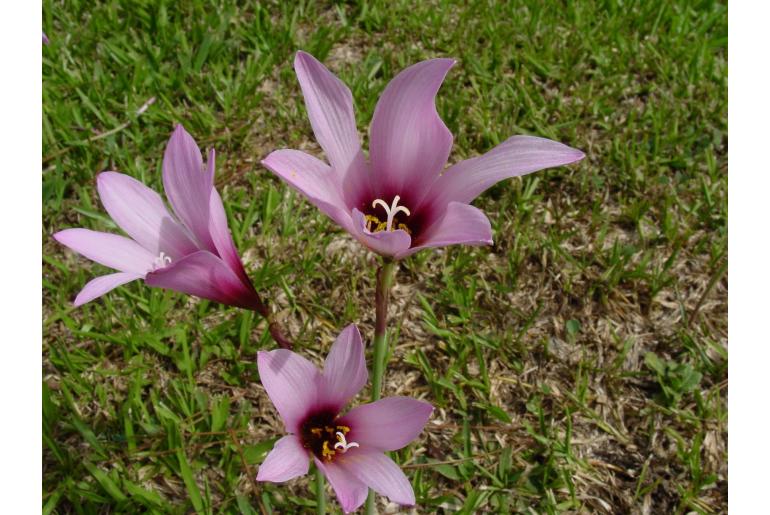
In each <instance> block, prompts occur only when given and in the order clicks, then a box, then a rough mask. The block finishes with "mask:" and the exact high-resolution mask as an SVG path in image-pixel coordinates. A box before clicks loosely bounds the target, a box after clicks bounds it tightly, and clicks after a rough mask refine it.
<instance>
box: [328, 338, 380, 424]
mask: <svg viewBox="0 0 770 515" xmlns="http://www.w3.org/2000/svg"><path fill="white" fill-rule="evenodd" d="M368 377H369V373H368V372H367V370H366V361H365V360H364V344H363V342H362V341H361V333H359V332H358V328H357V327H356V326H355V324H350V325H349V326H347V327H346V328H345V329H344V330H343V331H342V332H341V333H340V335H339V336H337V340H336V341H335V342H334V345H332V348H331V350H330V351H329V354H328V355H327V356H326V363H325V364H324V371H323V390H322V393H321V395H322V398H323V400H324V401H325V402H328V403H330V404H331V405H332V406H334V408H335V409H336V410H340V409H342V408H343V407H345V405H346V404H347V403H348V402H350V400H351V399H352V398H353V397H355V395H356V394H357V393H358V392H359V391H361V388H363V387H364V385H365V384H366V380H367V379H368Z"/></svg>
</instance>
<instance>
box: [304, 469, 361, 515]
mask: <svg viewBox="0 0 770 515" xmlns="http://www.w3.org/2000/svg"><path fill="white" fill-rule="evenodd" d="M313 459H314V460H315V465H316V467H318V468H319V469H321V472H323V475H324V476H326V479H328V480H329V484H330V485H332V488H333V489H334V493H335V494H337V500H338V501H339V503H340V506H342V511H344V512H345V513H352V512H354V511H356V510H357V509H358V508H360V507H361V505H362V504H364V501H366V496H367V495H368V494H369V488H367V486H366V485H365V484H364V483H362V482H361V481H360V480H359V479H358V478H357V477H356V476H354V475H352V474H350V473H349V472H348V471H347V470H345V469H344V468H343V467H341V466H339V465H338V464H336V463H334V462H327V463H323V462H321V460H319V459H318V458H316V457H315V456H313Z"/></svg>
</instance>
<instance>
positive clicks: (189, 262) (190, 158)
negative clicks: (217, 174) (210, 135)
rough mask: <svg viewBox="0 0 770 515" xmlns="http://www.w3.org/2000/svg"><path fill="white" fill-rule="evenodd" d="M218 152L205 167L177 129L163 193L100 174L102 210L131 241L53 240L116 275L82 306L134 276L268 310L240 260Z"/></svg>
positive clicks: (74, 236) (82, 296) (79, 234)
mask: <svg viewBox="0 0 770 515" xmlns="http://www.w3.org/2000/svg"><path fill="white" fill-rule="evenodd" d="M214 156H215V154H214V150H211V151H210V152H209V156H208V163H207V164H206V166H205V167H204V165H203V159H202V157H201V152H200V149H199V148H198V145H197V144H196V143H195V140H194V139H193V138H192V136H190V135H189V134H188V133H187V132H186V131H185V130H184V128H183V127H182V126H181V125H177V127H176V129H175V130H174V133H173V134H172V135H171V139H170V140H169V142H168V145H167V146H166V152H165V155H164V157H163V186H164V189H165V190H166V197H167V198H168V201H169V203H170V204H171V206H172V208H173V211H174V214H175V215H176V216H174V215H172V214H171V213H169V211H168V210H167V209H166V206H165V205H164V203H163V200H162V199H161V197H160V195H158V194H157V193H156V192H155V191H153V190H151V189H150V188H148V187H147V186H145V185H144V184H142V183H141V182H139V181H137V180H136V179H134V178H132V177H129V176H128V175H124V174H121V173H117V172H103V173H100V174H99V176H98V177H97V189H98V191H99V197H100V198H101V201H102V204H103V205H104V208H105V209H106V210H107V212H108V213H109V215H110V216H111V217H112V219H113V221H114V222H115V223H116V224H117V225H118V227H120V228H121V229H123V231H125V233H126V234H128V236H129V238H126V237H125V236H119V235H117V234H110V233H104V232H98V231H92V230H89V229H66V230H63V231H60V232H58V233H56V234H54V238H55V239H56V240H57V241H58V242H59V243H61V244H63V245H66V246H67V247H69V248H70V249H72V250H74V251H75V252H77V253H79V254H82V255H83V256H85V257H87V258H88V259H90V260H92V261H95V262H97V263H100V264H102V265H104V266H107V267H109V268H113V269H115V270H117V271H118V272H117V273H114V274H110V275H103V276H101V277H97V278H96V279H93V280H91V281H90V282H89V283H88V284H86V286H85V287H84V288H83V290H82V291H81V292H80V293H79V294H78V295H77V297H76V298H75V305H76V306H80V305H82V304H84V303H86V302H88V301H90V300H93V299H95V298H97V297H99V296H101V295H104V294H105V293H107V292H109V291H110V290H112V289H113V288H116V287H117V286H120V285H122V284H125V283H128V282H130V281H133V280H136V279H144V281H145V283H147V284H148V285H150V286H158V287H161V288H169V289H172V290H176V291H180V292H183V293H187V294H190V295H195V296H197V297H202V298H204V299H210V300H213V301H216V302H221V303H222V304H228V305H232V306H237V307H241V308H246V309H255V310H257V311H260V312H264V311H266V309H264V306H263V304H262V302H261V301H260V299H259V296H258V295H257V293H256V291H255V290H254V287H253V286H252V284H251V281H249V278H248V277H247V275H246V272H245V270H244V268H243V264H242V263H241V259H240V257H239V256H238V251H237V250H236V248H235V244H234V243H233V240H232V237H231V235H230V231H229V229H228V227H227V217H226V215H225V210H224V207H223V205H222V199H221V198H220V197H219V194H218V193H217V191H216V189H215V188H214Z"/></svg>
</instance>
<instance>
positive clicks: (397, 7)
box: [41, 0, 727, 513]
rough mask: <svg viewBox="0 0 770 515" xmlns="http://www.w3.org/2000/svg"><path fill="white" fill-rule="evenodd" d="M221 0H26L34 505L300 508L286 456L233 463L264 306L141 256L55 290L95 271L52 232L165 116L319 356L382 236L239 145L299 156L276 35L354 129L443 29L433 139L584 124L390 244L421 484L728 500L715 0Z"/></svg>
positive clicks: (308, 505)
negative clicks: (540, 165)
mask: <svg viewBox="0 0 770 515" xmlns="http://www.w3.org/2000/svg"><path fill="white" fill-rule="evenodd" d="M242 4H245V3H242V2H236V1H219V2H216V5H209V3H206V2H203V1H200V0H196V1H190V2H180V3H179V5H175V4H174V3H168V2H150V1H141V2H117V1H111V2H100V3H96V4H94V3H92V2H86V1H79V0H71V1H67V2H61V1H58V2H53V1H44V2H43V28H44V30H45V32H46V33H47V34H48V36H49V37H50V40H51V43H50V45H48V46H45V47H44V48H43V99H42V101H43V170H42V181H43V213H42V217H43V234H42V235H41V236H42V245H43V260H44V263H43V292H42V294H43V313H44V320H43V331H44V341H43V349H42V367H43V378H44V383H43V399H42V409H43V492H44V493H43V499H42V505H43V512H44V513H107V512H140V511H149V512H155V513H190V512H199V513H238V512H240V513H301V512H303V511H306V512H309V513H312V512H314V510H315V500H314V497H313V493H312V489H313V485H312V478H311V477H306V478H304V479H297V480H293V481H291V482H289V483H287V484H283V485H278V484H271V483H259V484H257V483H256V482H255V477H256V470H257V468H258V466H259V464H260V463H261V462H262V460H264V458H265V455H266V453H267V452H268V451H269V450H270V449H271V447H272V445H273V443H274V442H275V440H276V439H277V437H279V436H281V435H282V433H283V426H282V424H281V422H280V419H279V418H278V416H277V413H276V411H275V410H274V408H273V406H272V404H271V403H270V401H269V399H268V398H267V395H266V394H265V391H264V389H263V388H262V386H261V384H260V381H259V376H258V373H257V367H256V353H257V351H258V350H261V349H270V348H274V346H275V344H274V343H273V341H272V340H271V339H270V337H269V334H268V333H267V331H266V324H265V323H264V320H262V319H261V318H260V317H259V316H257V315H256V314H255V313H251V312H247V311H243V310H238V309H236V308H227V307H223V306H220V305H218V304H215V303H212V302H208V301H201V300H198V299H193V298H191V297H188V296H184V295H181V294H178V293H173V292H168V291H164V290H159V289H151V288H149V287H147V286H145V285H143V284H141V282H136V283H131V284H130V285H127V286H124V287H121V288H118V289H117V290H115V291H113V292H111V293H110V294H108V295H106V296H104V297H102V298H101V299H99V300H96V301H94V302H91V303H89V304H86V305H85V306H83V307H80V308H74V307H73V306H72V299H73V298H74V296H75V295H76V294H77V292H78V291H79V290H80V288H82V286H83V285H84V284H85V283H86V282H87V281H88V280H89V279H90V278H91V277H92V276H94V275H96V274H98V273H104V272H105V271H106V269H104V268H102V267H100V266H98V265H93V264H91V263H90V262H88V261H87V260H85V259H83V258H81V257H79V256H77V255H75V254H74V253H72V252H70V251H67V250H66V249H64V248H63V247H61V246H60V245H58V244H57V243H56V242H55V241H54V240H53V239H52V238H51V235H52V234H53V233H54V232H56V231H58V230H61V229H64V228H68V227H89V228H93V229H98V230H115V226H114V225H113V223H112V222H111V221H110V219H109V218H108V217H107V216H106V213H105V212H104V210H103V208H102V207H101V205H100V204H99V201H98V198H97V196H96V188H95V175H96V174H97V173H98V172H100V171H103V170H118V171H121V172H123V173H127V174H130V175H132V176H134V177H136V178H137V179H139V180H141V181H143V182H145V183H146V184H148V185H150V186H151V187H153V188H155V189H162V185H161V180H160V170H161V159H162V155H163V149H164V147H165V144H166V141H167V140H168V137H169V135H170V134H171V131H172V129H173V126H174V124H175V123H183V124H184V125H185V127H186V128H187V130H188V131H189V132H190V133H191V134H192V135H193V136H194V137H195V138H196V139H197V140H198V142H199V143H200V144H201V146H203V147H215V148H216V150H217V170H216V173H217V186H218V188H219V191H220V193H221V194H222V197H223V199H224V202H225V206H226V209H227V214H228V218H229V222H230V228H231V230H232V231H233V236H234V239H235V242H236V245H237V246H238V248H239V249H240V251H241V253H242V255H243V256H244V261H245V264H246V268H247V271H248V273H249V275H250V276H251V278H252V279H253V281H254V282H255V284H256V285H257V287H258V289H259V290H260V291H261V292H264V296H265V297H266V298H267V299H268V300H269V301H270V303H271V304H272V307H273V309H274V311H275V312H276V313H277V316H278V318H279V319H280V320H281V321H282V323H283V324H284V326H285V327H286V329H287V331H288V332H289V333H290V334H291V337H292V339H293V340H294V341H295V345H296V348H297V349H298V350H299V351H300V352H302V353H303V354H304V355H305V356H307V357H309V358H310V359H311V360H313V361H315V362H316V363H321V360H322V359H323V357H324V356H325V355H326V353H327V352H328V349H329V347H330V345H331V343H332V342H333V340H334V338H335V336H336V335H337V334H338V333H339V331H340V330H341V329H342V328H343V327H344V326H345V325H347V324H349V323H351V322H355V323H357V324H358V325H359V327H360V328H361V332H362V334H363V335H364V337H365V339H366V340H367V341H369V342H371V338H372V334H373V330H374V309H373V306H374V271H375V268H376V266H377V260H376V259H375V255H374V254H372V253H370V252H368V251H366V250H365V249H364V248H363V247H362V246H361V245H359V244H358V243H357V242H355V241H354V240H353V239H352V238H351V237H350V236H348V235H347V233H344V232H343V231H341V230H340V229H339V228H338V227H337V226H336V225H335V224H334V223H333V222H331V221H330V220H329V219H327V218H325V217H324V216H323V215H321V214H320V213H319V212H318V210H317V209H316V208H314V207H313V206H312V205H310V204H309V203H308V202H307V201H306V200H305V199H304V198H302V197H300V196H299V195H297V194H296V193H294V192H293V191H292V190H290V189H289V188H288V187H287V186H285V185H284V184H283V183H282V182H280V180H279V179H278V178H277V177H276V176H274V175H273V174H272V173H270V172H269V171H267V170H266V169H265V168H263V167H262V166H261V165H260V160H261V159H262V158H264V157H265V156H266V155H267V154H268V153H269V152H270V151H271V150H274V149H277V148H284V147H288V148H301V149H304V150H306V151H308V152H310V153H313V154H316V155H319V156H320V155H321V152H320V148H319V147H318V145H317V144H316V142H315V139H314V137H313V133H312V130H311V127H310V124H309V122H308V120H307V113H306V110H305V107H304V104H303V101H302V96H301V93H300V90H299V86H298V85H297V81H296V76H295V74H294V71H293V69H292V61H293V56H294V53H295V52H296V51H297V50H299V49H302V50H305V51H307V52H309V53H311V54H313V55H314V56H316V57H317V58H318V59H320V60H322V61H323V62H324V63H325V64H326V65H327V66H329V68H330V69H331V70H332V71H334V72H335V73H337V74H338V75H339V76H340V78H341V79H342V80H343V81H345V82H346V83H347V84H348V85H349V86H350V88H351V90H352V92H353V97H354V100H355V104H356V112H357V123H358V128H359V131H360V132H361V133H362V134H366V130H367V127H368V124H369V121H370V120H371V117H372V113H373V110H374V106H375V104H376V101H377V98H378V97H379V95H380V93H381V92H382V90H383V88H384V87H385V85H386V84H387V83H388V81H389V80H390V79H392V78H393V77H394V75H395V74H396V73H397V72H398V71H400V70H401V69H403V68H404V67H406V66H408V65H410V64H412V63H415V62H417V61H419V60H422V59H426V58H430V57H438V56H442V57H454V58H456V59H457V60H458V63H457V65H456V66H455V67H454V68H453V69H452V70H451V71H450V73H449V75H448V77H447V80H446V81H445V83H444V85H443V86H442V87H441V90H440V92H439V95H438V100H437V108H438V111H439V113H440V115H441V116H442V118H443V120H444V121H445V123H446V124H447V126H448V127H449V129H450V130H451V132H452V133H453V134H454V147H453V150H452V154H451V156H450V161H451V162H456V161H459V160H461V159H465V158H467V157H471V156H474V155H477V154H480V153H483V152H486V151H488V150H489V149H491V148H492V147H493V146H494V145H496V144H498V143H500V142H501V141H503V140H505V139H506V138H507V137H508V136H510V135H513V134H532V135H538V136H543V137H548V138H552V139H556V140H558V141H562V142H564V143H566V144H568V145H570V146H573V147H576V148H579V149H581V150H583V151H584V152H585V153H586V154H587V157H586V159H584V160H583V161H581V162H579V163H577V164H574V165H570V166H568V167H561V168H555V169H550V170H547V171H544V172H539V173H536V174H533V175H529V176H527V177H525V178H523V179H513V180H509V181H506V182H503V183H501V184H499V185H497V186H495V187H494V188H493V189H491V190H489V191H487V192H486V193H485V194H484V195H483V196H482V197H481V198H480V199H478V200H477V201H476V202H475V203H474V205H476V206H477V207H479V208H481V209H483V210H484V211H485V212H486V213H487V215H488V216H489V218H490V220H491V222H492V229H493V234H494V238H495V243H494V245H493V246H491V247H475V248H473V247H449V248H445V249H440V250H435V251H423V252H421V253H419V254H417V255H416V256H414V257H411V258H409V259H407V260H405V261H402V262H401V263H400V264H399V266H398V270H397V277H396V282H397V284H396V286H395V287H394V289H393V292H392V305H391V311H390V316H391V325H390V328H391V342H392V345H391V354H390V356H389V368H388V371H387V375H386V380H385V384H384V394H385V395H409V396H413V397H418V398H421V399H425V400H427V401H429V402H431V403H432V404H433V405H434V406H435V407H436V410H435V411H434V415H433V417H432V419H431V421H430V422H429V423H428V426H427V427H426V429H425V430H424V431H423V433H422V434H421V436H420V438H419V439H418V440H416V441H415V442H414V443H413V444H411V445H410V446H408V447H407V448H405V449H404V450H402V451H399V452H396V453H394V454H393V457H394V459H396V460H397V462H399V463H400V464H401V465H402V466H403V468H404V469H405V471H406V473H407V475H408V477H409V478H410V480H411V482H412V485H413V487H414V490H415V494H416V497H417V508H416V510H417V512H419V513H433V512H438V513H454V512H460V513H511V512H527V513H556V512H565V511H570V512H596V513H686V512H693V511H694V512H698V513H719V512H725V511H726V510H727V273H726V265H727V7H726V3H724V2H715V1H693V2H685V1H681V2H660V3H659V2H627V1H610V0H608V1H605V2H598V1H597V2H588V1H586V2H540V1H536V0H529V1H521V2H492V1H485V2H478V1H475V2H456V3H455V2H440V1H438V2H436V1H431V2H419V3H414V2H409V1H404V0H396V1H384V0H383V1H380V0H376V1H370V2H346V3H326V2H321V3H316V2H300V3H296V4H295V3H292V2H263V3H259V4H257V5H250V6H248V7H247V6H244V5H242ZM364 140H365V141H364V143H363V145H364V148H367V147H368V144H367V142H366V136H364ZM368 350H369V351H371V345H369V348H368ZM366 399H368V392H367V391H365V392H364V394H363V395H362V396H361V397H360V399H359V400H361V401H365V400H366ZM330 499H331V498H330ZM378 500H379V503H380V504H379V507H380V509H381V510H383V511H388V510H389V511H390V512H392V511H394V510H397V506H396V505H392V504H391V505H387V501H386V500H385V499H384V498H378ZM329 508H330V510H333V511H339V506H338V505H337V504H336V501H332V500H330V506H329Z"/></svg>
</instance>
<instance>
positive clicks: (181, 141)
mask: <svg viewBox="0 0 770 515" xmlns="http://www.w3.org/2000/svg"><path fill="white" fill-rule="evenodd" d="M214 157H215V155H214V152H213V151H211V152H210V153H209V162H208V167H207V169H206V170H204V169H203V159H202V158H201V151H200V149H199V148H198V145H197V143H195V140H194V139H193V138H192V136H190V135H189V134H188V133H187V131H185V130H184V127H182V126H181V125H177V126H176V128H175V129H174V133H173V134H172V135H171V138H170V139H169V140H168V145H167V146H166V152H165V153H164V155H163V187H164V189H165V190H166V197H167V198H168V201H169V202H170V203H171V207H173V208H174V212H175V213H176V215H177V216H178V217H179V219H180V220H181V221H182V222H183V223H184V224H185V226H186V227H187V229H189V230H190V232H191V233H192V234H193V236H195V239H196V240H197V243H198V245H199V246H200V247H201V248H203V249H207V250H210V251H211V252H214V251H215V248H214V244H213V242H212V241H211V236H210V235H209V198H210V196H211V189H212V188H213V187H214Z"/></svg>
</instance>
